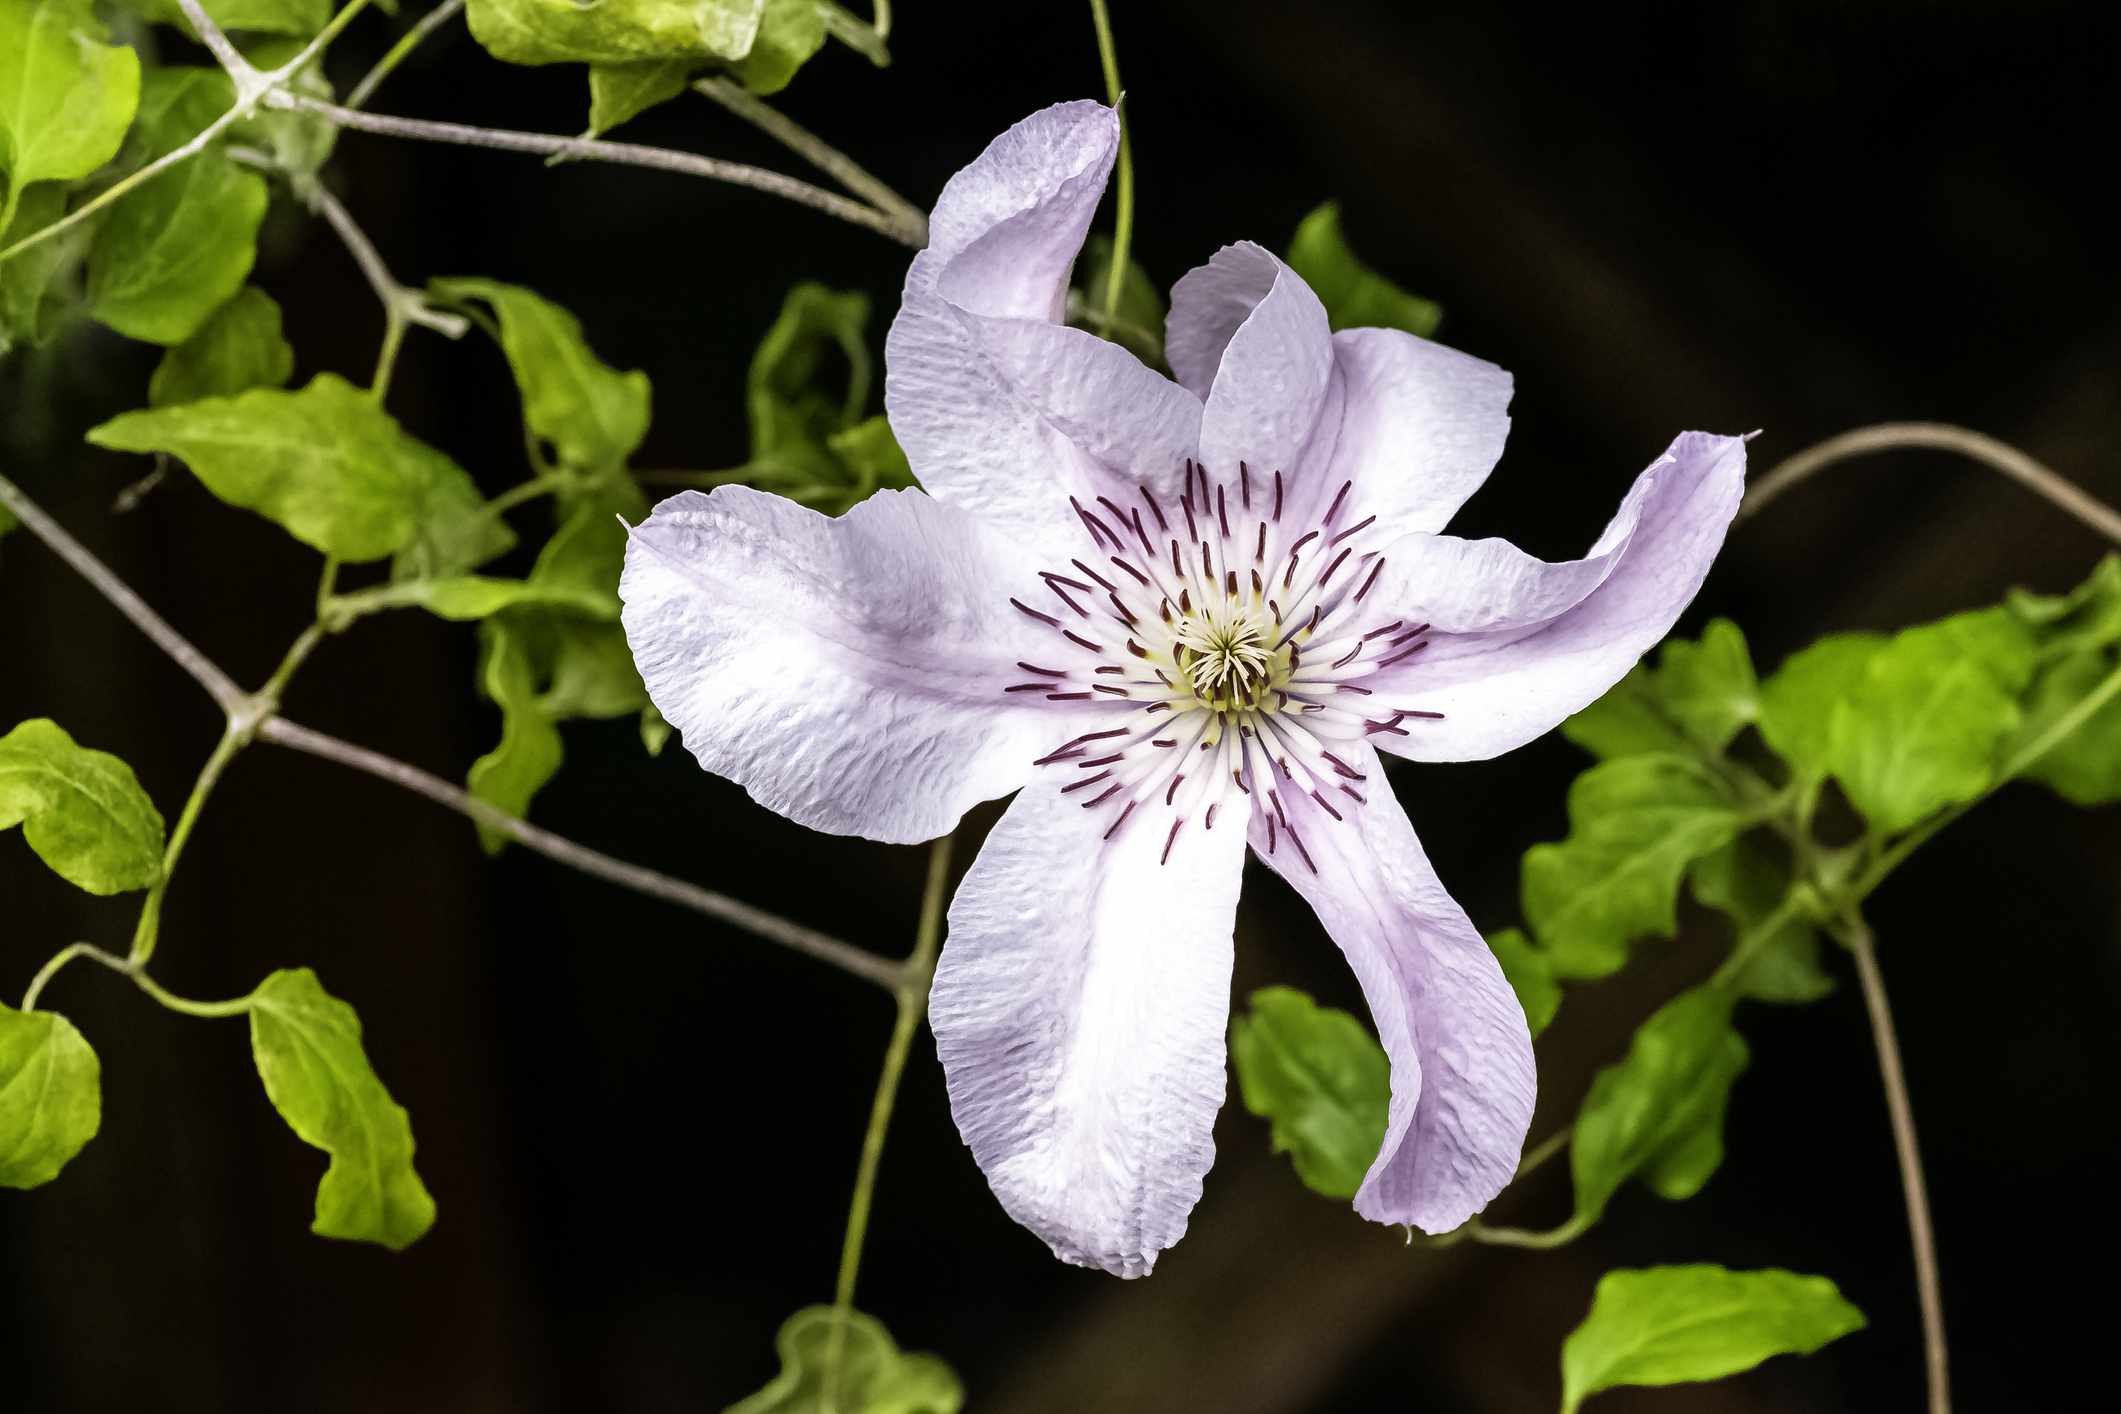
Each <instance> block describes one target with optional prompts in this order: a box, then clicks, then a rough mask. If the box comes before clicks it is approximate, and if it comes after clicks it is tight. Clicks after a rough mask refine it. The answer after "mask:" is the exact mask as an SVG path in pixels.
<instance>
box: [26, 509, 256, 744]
mask: <svg viewBox="0 0 2121 1414" xmlns="http://www.w3.org/2000/svg"><path fill="white" fill-rule="evenodd" d="M0 506H6V507H7V508H8V510H10V511H11V512H13V513H14V517H15V519H16V520H18V521H21V522H22V524H23V525H24V526H25V527H26V528H27V529H28V530H29V533H30V534H32V535H34V536H36V537H37V538H38V539H39V540H42V541H43V542H44V543H45V545H46V546H48V547H49V548H50V549H51V551H52V553H54V554H56V555H57V556H58V557H59V558H60V559H62V560H64V561H66V563H67V565H68V567H69V568H71V569H72V570H73V571H74V573H76V574H78V575H80V576H81V577H82V578H83V579H85V580H87V581H88V582H89V584H90V586H91V587H92V588H94V589H95V590H96V592H97V593H99V594H101V595H102V596H103V597H104V598H105V599H107V600H109V601H110V603H111V606H112V607H113V608H115V609H116V610H117V611H118V612H119V613H121V614H123V615H125V617H126V618H128V619H130V620H132V622H133V625H134V627H136V628H138V629H139V630H140V631H141V632H142V633H144V634H146V635H147V636H148V638H149V639H151V640H152V641H153V642H154V645H155V646H156V647H157V648H160V649H161V650H162V651H163V653H164V654H165V655H167V656H168V658H169V660H170V661H171V662H173V663H175V664H176V665H177V666H178V667H180V668H182V669H184V671H185V672H187V673H189V674H191V676H192V679H193V680H194V681H196V682H197V683H198V684H199V686H201V687H203V688H205V689H206V694H207V696H209V697H211V698H213V700H214V702H215V703H216V704H217V705H218V706H219V707H220V708H221V710H222V711H224V712H234V711H236V710H238V709H239V708H241V707H242V705H243V703H244V701H245V700H246V698H245V694H244V691H243V689H242V688H240V687H238V686H236V681H235V679H234V678H231V677H230V676H229V675H228V674H227V673H224V672H222V671H221V669H220V666H219V665H218V664H216V663H215V662H214V661H213V660H212V659H210V658H208V657H207V656H206V655H205V654H204V653H201V652H200V651H199V650H198V649H196V648H194V647H193V646H192V645H191V640H189V639H187V638H186V637H185V636H184V635H183V634H181V633H179V632H177V631H176V630H175V629H174V628H171V627H170V625H169V621H168V620H167V619H165V618H163V617H162V616H161V615H160V614H158V613H156V612H155V611H154V610H153V609H151V608H149V607H148V605H147V601H146V600H144V599H142V598H141V597H140V596H139V595H137V594H135V593H133V591H132V590H131V589H130V588H129V587H128V586H127V585H126V583H125V581H124V580H122V579H120V578H118V576H117V575H115V574H113V573H111V571H110V569H109V567H108V566H106V565H105V564H104V563H103V562H102V561H101V560H99V559H97V558H96V557H95V556H94V555H93V554H91V553H90V552H89V549H88V547H87V546H85V545H83V544H82V543H81V542H80V541H78V540H76V539H74V537H73V536H71V535H69V534H68V533H67V532H66V529H65V528H64V527H63V526H61V525H60V524H59V523H58V522H57V521H55V520H53V519H52V518H51V517H50V516H49V515H46V514H45V512H44V508H43V507H42V506H40V505H38V504H37V503H36V502H35V501H32V500H31V499H30V498H29V497H28V495H26V494H25V493H24V492H23V490H22V488H21V487H19V486H17V485H16V484H15V483H14V482H12V481H9V480H8V479H7V478H6V477H4V476H0Z"/></svg>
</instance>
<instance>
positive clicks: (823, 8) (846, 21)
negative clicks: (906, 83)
mask: <svg viewBox="0 0 2121 1414" xmlns="http://www.w3.org/2000/svg"><path fill="white" fill-rule="evenodd" d="M817 8H818V15H819V17H820V18H821V19H823V20H824V22H825V33H827V34H829V35H831V36H832V37H833V38H834V39H836V40H838V41H839V42H840V43H842V44H844V45H846V46H847V47H848V48H849V49H852V50H853V51H854V52H855V53H857V54H859V55H861V56H862V57H863V58H864V59H867V60H868V61H869V62H870V63H872V64H874V65H876V66H877V67H878V68H879V69H888V68H890V67H891V51H890V50H889V49H886V48H885V47H884V36H883V35H881V34H879V33H878V32H877V29H876V26H875V25H872V24H869V23H868V22H867V21H865V20H862V19H860V18H858V17H857V16H855V15H854V14H852V13H851V12H849V11H848V10H847V9H845V8H844V7H842V6H840V5H836V4H834V3H832V0H819V4H818V7H817Z"/></svg>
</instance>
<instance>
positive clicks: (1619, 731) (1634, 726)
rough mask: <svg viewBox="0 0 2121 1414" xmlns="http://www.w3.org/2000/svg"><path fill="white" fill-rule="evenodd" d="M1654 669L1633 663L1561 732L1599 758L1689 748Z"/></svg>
mask: <svg viewBox="0 0 2121 1414" xmlns="http://www.w3.org/2000/svg"><path fill="white" fill-rule="evenodd" d="M1662 696H1663V695H1662V693H1661V692H1660V691H1659V685H1658V681H1657V672H1656V670H1655V669H1654V668H1652V667H1651V666H1650V665H1649V664H1648V663H1638V664H1636V665H1635V667H1634V668H1633V669H1631V670H1630V671H1629V673H1628V675H1627V676H1626V677H1624V678H1622V679H1621V680H1620V681H1619V682H1617V683H1614V684H1613V686H1612V687H1610V688H1608V689H1607V690H1606V694H1605V696H1603V697H1601V698H1599V699H1598V700H1597V701H1596V702H1593V703H1592V704H1591V705H1590V706H1588V707H1586V708H1584V709H1583V710H1582V711H1581V712H1578V713H1577V714H1576V715H1575V716H1573V717H1571V718H1569V719H1568V720H1567V721H1565V722H1563V723H1562V724H1561V734H1562V735H1563V736H1565V737H1567V738H1568V739H1569V740H1570V741H1573V742H1575V743H1576V744H1577V745H1578V746H1580V747H1582V748H1583V749H1584V750H1585V751H1588V752H1590V753H1591V754H1592V755H1593V756H1596V757H1598V758H1599V759H1600V760H1602V761H1611V760H1613V759H1615V758H1617V757H1621V756H1649V755H1653V754H1658V753H1666V754H1676V755H1686V754H1687V753H1689V752H1690V751H1691V750H1692V749H1693V748H1692V746H1691V745H1690V744H1689V743H1688V741H1687V738H1686V734H1685V733H1684V732H1682V731H1680V729H1679V724H1678V723H1677V722H1675V721H1673V720H1672V718H1671V717H1670V716H1669V715H1667V713H1666V712H1665V708H1664V703H1663V700H1662Z"/></svg>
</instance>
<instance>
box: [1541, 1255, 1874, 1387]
mask: <svg viewBox="0 0 2121 1414" xmlns="http://www.w3.org/2000/svg"><path fill="white" fill-rule="evenodd" d="M1863 1326H1864V1320H1863V1313H1862V1312H1861V1311H1858V1310H1857V1309H1856V1308H1855V1307H1854V1306H1851V1305H1849V1303H1848V1302H1846V1301H1844V1300H1843V1299H1842V1297H1841V1293H1840V1292H1839V1291H1838V1290H1836V1289H1835V1287H1834V1284H1833V1283H1832V1282H1830V1281H1828V1280H1827V1279H1826V1278H1825V1277H1808V1276H1799V1275H1797V1274H1796V1273H1795V1272H1785V1271H1778V1270H1775V1269H1772V1268H1771V1269H1768V1270H1765V1271H1754V1272H1734V1271H1731V1270H1729V1269H1727V1268H1724V1267H1717V1266H1707V1265H1702V1266H1687V1267H1647V1268H1643V1269H1640V1270H1634V1271H1617V1272H1608V1273H1606V1275H1605V1276H1604V1278H1603V1279H1601V1280H1600V1281H1599V1283H1598V1291H1597V1294H1596V1295H1594V1296H1593V1297H1592V1298H1591V1311H1590V1314H1589V1315H1587V1316H1586V1317H1584V1320H1583V1324H1582V1325H1580V1326H1578V1327H1576V1329H1575V1330H1574V1331H1571V1332H1570V1333H1569V1338H1568V1340H1567V1341H1565V1342H1564V1343H1563V1344H1562V1347H1561V1383H1562V1403H1561V1408H1562V1414H1575V1410H1576V1409H1577V1407H1578V1406H1580V1405H1581V1404H1582V1403H1583V1401H1584V1400H1585V1399H1586V1398H1588V1397H1589V1396H1591V1395H1594V1394H1596V1393H1598V1392H1599V1391H1600V1390H1607V1389H1614V1388H1616V1387H1618V1386H1621V1385H1676V1384H1686V1383H1689V1382H1692V1381H1695V1380H1718V1379H1722V1378H1723V1377H1724V1376H1725V1375H1735V1374H1739V1373H1740V1372H1742V1371H1745V1370H1750V1369H1752V1368H1753V1367H1754V1366H1755V1365H1758V1364H1759V1363H1760V1362H1761V1361H1763V1360H1766V1359H1768V1358H1769V1357H1771V1356H1775V1355H1809V1354H1811V1353H1812V1352H1813V1351H1815V1350H1817V1349H1819V1348H1820V1347H1821V1346H1823V1345H1825V1344H1827V1343H1828V1342H1829V1341H1833V1340H1838V1339H1840V1338H1841V1337H1842V1336H1845V1335H1847V1334H1849V1333H1850V1332H1851V1331H1859V1330H1862V1329H1863Z"/></svg>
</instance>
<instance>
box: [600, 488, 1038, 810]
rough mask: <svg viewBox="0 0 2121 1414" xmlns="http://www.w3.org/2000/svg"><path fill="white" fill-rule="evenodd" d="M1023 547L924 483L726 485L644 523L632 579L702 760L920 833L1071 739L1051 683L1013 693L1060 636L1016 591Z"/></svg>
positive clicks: (629, 556)
mask: <svg viewBox="0 0 2121 1414" xmlns="http://www.w3.org/2000/svg"><path fill="white" fill-rule="evenodd" d="M1019 561H1020V557H1019V556H1017V555H1016V554H1015V552H1014V551H1013V550H1012V548H1011V547H1009V546H1008V545H1007V544H1005V543H1003V542H1001V541H1000V540H999V539H998V538H996V537H995V536H994V535H993V534H992V533H991V532H989V531H988V530H987V529H986V528H985V527H983V526H981V525H980V524H979V523H978V522H977V521H976V520H974V519H973V518H972V517H971V516H969V515H966V514H965V513H964V512H962V511H958V510H955V509H953V508H951V507H949V506H945V505H941V504H939V503H938V502H936V501H934V500H931V499H930V498H929V497H927V496H925V495H922V494H921V493H920V492H917V491H904V492H900V491H885V492H879V493H878V494H877V495H875V496H872V497H870V498H869V499H868V500H866V501H864V502H862V503H861V504H860V505H858V506H856V507H855V508H854V509H853V510H851V511H849V512H848V513H847V514H846V515H844V516H842V517H840V518H839V519H837V520H830V519H827V518H826V517H824V516H821V515H819V514H818V513H817V512H815V511H812V510H808V509H805V508H804V507H802V506H798V505H796V504H795V503H794V502H793V501H788V500H785V499H783V498H781V497H779V496H769V495H766V494H764V493H761V492H758V491H753V490H749V489H747V488H744V487H740V486H724V487H721V488H719V489H717V490H716V491H715V492H714V493H713V494H712V495H702V494H701V493H700V492H697V491H688V492H685V493H683V494H681V495H678V496H673V497H672V498H670V499H669V500H667V501H665V502H663V504H662V505H660V506H658V507H657V508H656V511H655V514H654V515H652V516H650V517H649V518H648V519H647V520H646V521H645V522H643V523H642V524H641V525H640V526H639V527H637V528H636V529H635V530H634V532H633V536H632V539H631V541H630V542H629V543H628V545H627V547H626V571H625V576H624V578H623V579H622V580H621V582H620V585H619V593H620V596H621V597H622V598H623V599H624V600H625V612H624V622H625V627H626V638H627V642H628V643H629V644H631V646H632V648H633V656H634V662H635V663H636V664H637V665H638V666H639V668H640V670H641V678H642V681H644V682H645V683H647V685H648V695H649V697H650V698H651V699H653V700H654V702H655V705H656V707H657V709H658V710H659V711H661V712H662V714H663V715H664V716H665V717H667V718H668V719H669V720H670V723H671V725H673V726H675V727H676V728H677V729H678V730H679V731H680V732H681V733H683V735H684V739H685V745H686V746H687V747H688V748H689V749H690V750H691V751H692V754H693V755H694V756H696V757H698V758H699V761H700V764H701V765H702V766H705V767H706V768H707V769H708V770H710V771H713V772H714V773H715V774H717V775H721V776H727V777H729V778H730V779H731V780H734V781H736V782H738V783H739V784H741V785H742V786H743V787H744V788H745V789H746V790H748V791H749V792H750V793H751V796H752V798H753V799H754V800H756V801H758V802H759V803H760V804H761V805H764V806H765V807H766V808H767V809H769V810H772V811H774V812H775V813H776V814H780V815H785V816H787V817H788V818H789V819H791V820H794V821H796V822H797V823H799V824H803V825H807V826H809V827H810V828H812V829H814V830H824V831H827V832H829V833H832V834H842V835H861V836H864V837H865V838H868V839H874V840H883V841H887V842H890V843H912V842H914V841H917V840H925V839H932V838H934V837H935V836H937V835H940V834H942V833H944V832H945V831H947V830H949V829H950V828H951V827H952V826H953V825H955V824H956V823H957V821H958V817H960V816H961V815H963V814H964V812H965V811H966V810H967V809H969V808H970V807H971V806H972V805H974V804H976V803H977V802H979V801H982V800H990V799H992V798H994V797H995V796H998V795H1006V794H1007V793H1008V792H1010V791H1012V790H1014V789H1016V787H1018V786H1019V785H1021V784H1023V782H1024V781H1025V780H1026V779H1027V778H1028V777H1029V776H1030V774H1031V770H1032V767H1031V762H1032V760H1033V759H1034V758H1035V757H1037V756H1039V755H1040V754H1042V753H1043V752H1044V751H1045V750H1047V749H1050V748H1051V746H1052V745H1053V744H1054V740H1055V737H1056V731H1055V727H1054V723H1053V714H1052V711H1051V710H1050V709H1048V708H1047V707H1046V704H1045V703H1044V701H1043V697H1042V694H1038V693H1032V694H1028V695H1026V694H1017V695H1010V694H1005V693H1004V692H1003V688H1004V687H1005V686H1007V685H1008V684H1010V683H1012V682H1020V681H1023V680H1024V679H1025V678H1026V677H1027V676H1028V675H1027V674H1025V673H1024V672H1022V671H1021V670H1020V669H1018V668H1017V667H1016V665H1015V660H1017V659H1019V658H1029V659H1030V660H1031V661H1033V662H1038V661H1040V660H1041V659H1040V655H1041V654H1042V653H1045V652H1046V651H1047V650H1048V648H1049V645H1050V642H1051V638H1050V635H1045V634H1042V633H1040V632H1039V630H1038V627H1037V625H1036V624H1034V623H1033V622H1032V621H1031V620H1029V619H1027V618H1026V617H1025V616H1024V615H1022V614H1019V613H1018V612H1016V611H1015V610H1014V609H1012V608H1011V607H1010V605H1009V598H1010V595H1011V594H1012V593H1022V592H1023V590H1022V588H1021V587H1020V585H1019V582H1018V581H1019V578H1020V576H1021V575H1022V570H1021V569H1020V568H1019ZM1027 698H1028V699H1029V700H1027Z"/></svg>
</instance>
